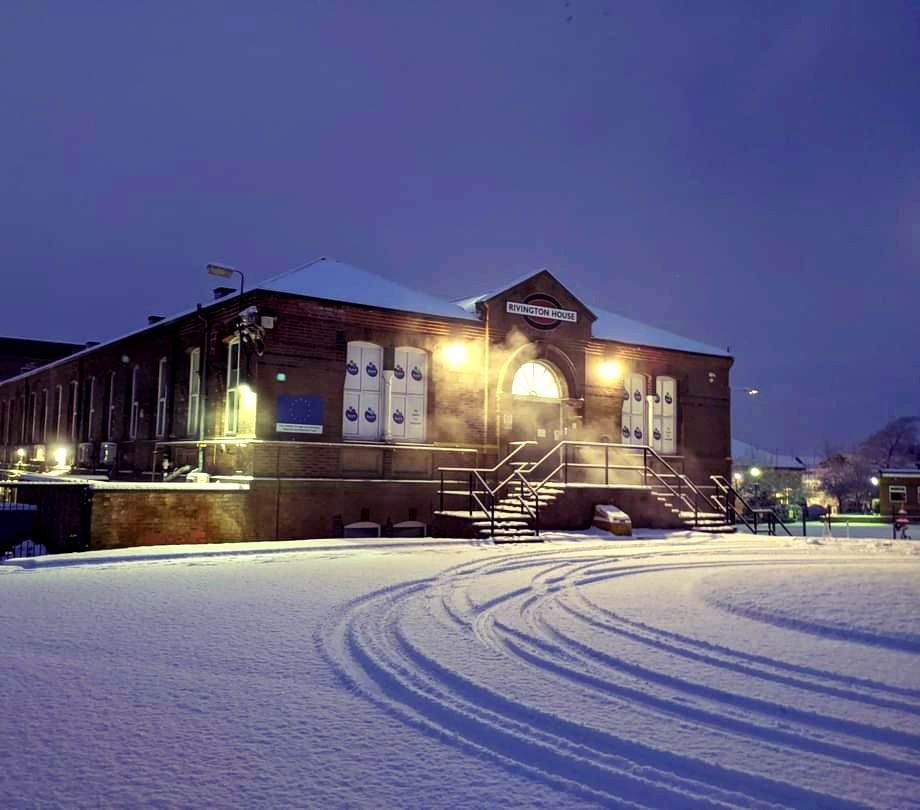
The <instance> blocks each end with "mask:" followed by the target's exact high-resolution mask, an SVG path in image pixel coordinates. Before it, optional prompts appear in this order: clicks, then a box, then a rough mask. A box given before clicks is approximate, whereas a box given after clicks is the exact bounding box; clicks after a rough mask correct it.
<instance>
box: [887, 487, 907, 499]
mask: <svg viewBox="0 0 920 810" xmlns="http://www.w3.org/2000/svg"><path fill="white" fill-rule="evenodd" d="M888 500H890V501H891V502H892V503H905V502H906V501H907V487H906V486H903V485H901V484H891V486H889V487H888Z"/></svg>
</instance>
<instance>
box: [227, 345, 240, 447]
mask: <svg viewBox="0 0 920 810" xmlns="http://www.w3.org/2000/svg"><path fill="white" fill-rule="evenodd" d="M239 425H240V339H239V338H233V340H231V341H230V343H229V345H228V346H227V412H226V419H225V430H224V432H225V433H226V434H227V435H228V436H232V435H234V434H235V433H236V432H237V430H238V429H239Z"/></svg>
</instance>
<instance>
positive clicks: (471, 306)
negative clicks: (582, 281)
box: [454, 267, 594, 315]
mask: <svg viewBox="0 0 920 810" xmlns="http://www.w3.org/2000/svg"><path fill="white" fill-rule="evenodd" d="M540 273H546V274H547V275H548V276H551V277H552V278H554V279H555V280H556V281H557V282H558V283H559V284H561V285H562V286H563V287H565V288H566V289H567V290H568V291H569V293H571V294H572V295H573V296H575V298H576V299H578V302H579V303H580V304H581V305H582V306H583V307H584V308H585V309H587V310H588V312H590V313H591V314H592V315H593V314H594V312H593V311H592V309H591V308H590V307H589V306H588V305H587V304H586V303H585V302H584V300H582V299H581V298H580V296H579V295H578V294H577V293H575V292H573V291H572V288H571V287H570V286H569V285H568V284H566V283H564V282H562V281H559V279H558V278H556V277H555V276H554V275H553V274H552V273H551V272H550V271H549V270H547V269H546V268H545V267H543V268H541V269H540V270H531V271H530V272H529V273H525V274H524V275H522V276H517V277H516V278H513V279H511V280H510V281H507V282H505V283H503V284H502V285H501V286H500V287H494V288H493V289H491V290H487V291H486V292H483V293H479V295H474V296H472V297H471V298H461V299H459V300H457V301H454V303H455V304H456V305H457V306H458V307H460V308H461V309H463V310H465V311H466V312H469V313H475V312H476V307H477V305H478V304H481V303H482V302H483V301H491V300H492V299H493V298H495V296H497V295H501V294H502V293H505V292H508V290H510V289H512V288H513V287H517V285H518V284H523V283H524V282H525V281H529V280H530V279H532V278H533V277H534V276H536V275H539V274H540Z"/></svg>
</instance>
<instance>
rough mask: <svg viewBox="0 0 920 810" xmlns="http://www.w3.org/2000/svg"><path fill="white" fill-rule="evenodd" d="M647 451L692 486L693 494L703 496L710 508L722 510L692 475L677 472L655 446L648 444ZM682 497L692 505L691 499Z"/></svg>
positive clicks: (675, 475)
mask: <svg viewBox="0 0 920 810" xmlns="http://www.w3.org/2000/svg"><path fill="white" fill-rule="evenodd" d="M646 451H647V452H648V453H651V454H652V458H655V459H657V460H658V461H660V462H661V463H662V464H663V465H664V466H665V468H666V469H667V470H669V471H670V473H671V474H672V475H673V476H674V477H675V478H677V479H678V480H680V481H683V482H684V483H685V484H686V485H687V486H688V487H689V488H690V490H691V491H692V492H693V494H694V495H696V496H697V497H699V498H702V499H703V502H704V503H706V504H708V505H709V506H710V508H714V509H715V511H717V512H718V511H720V510H721V507H720V505H719V504H718V503H717V502H716V501H714V500H712V498H711V497H710V496H709V495H707V494H706V493H705V492H703V491H702V490H701V489H700V488H699V487H698V486H697V485H696V484H694V483H693V479H692V478H690V477H689V476H688V475H686V474H685V473H679V472H677V470H675V469H674V468H673V467H672V466H671V465H670V463H669V462H668V461H667V460H666V459H664V458H663V457H662V456H661V455H659V453H658V451H657V450H655V449H654V448H653V447H648V445H646ZM646 466H648V465H647V464H646ZM651 471H652V470H651V468H650V467H649V472H651ZM681 499H682V500H683V501H684V502H685V503H686V504H687V505H688V506H690V505H691V504H690V502H689V500H687V499H686V497H684V496H681ZM694 508H695V505H694Z"/></svg>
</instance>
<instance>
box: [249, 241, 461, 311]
mask: <svg viewBox="0 0 920 810" xmlns="http://www.w3.org/2000/svg"><path fill="white" fill-rule="evenodd" d="M257 289H261V290H268V291H271V292H280V293H290V294H292V295H305V296H308V297H310V298H321V299H324V300H327V301H341V302H343V303H347V304H361V305H363V306H369V307H380V308H383V309H397V310H403V311H405V312H417V313H419V314H421V315H437V316H439V317H442V318H460V319H463V320H478V318H477V316H476V314H475V311H474V312H473V313H470V312H466V311H464V310H463V309H461V308H459V307H458V306H457V305H456V304H454V303H452V302H450V301H447V300H444V299H441V298H436V297H435V296H433V295H428V293H424V292H422V291H420V290H418V289H415V288H412V287H405V286H403V285H402V284H400V283H399V282H398V281H393V280H392V279H389V278H384V277H383V276H378V275H376V274H375V273H371V272H369V271H367V270H362V269H360V268H358V267H354V266H353V265H350V264H346V263H345V262H340V261H338V260H337V259H333V258H329V257H327V256H321V257H320V258H318V259H314V260H313V261H312V262H307V263H306V264H304V265H301V266H300V267H295V268H294V269H293V270H289V271H288V272H286V273H281V274H280V275H277V276H273V277H272V278H269V279H266V280H265V281H263V282H262V283H261V284H258V285H257Z"/></svg>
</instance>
